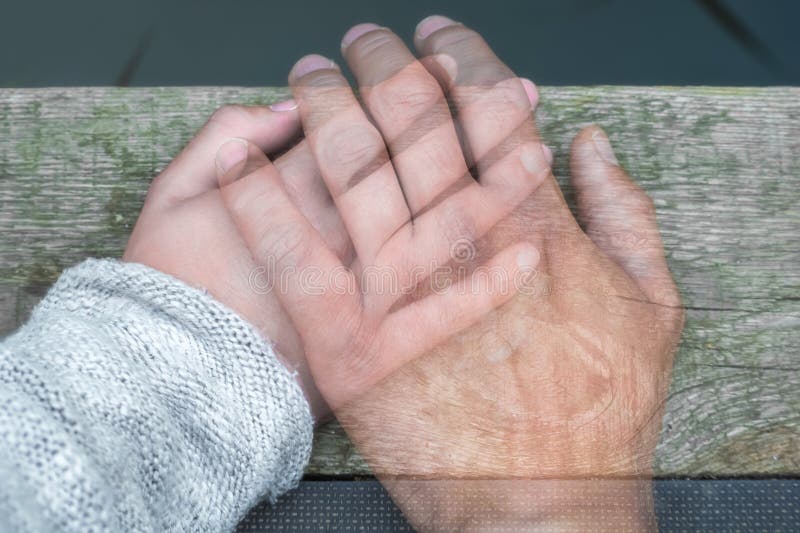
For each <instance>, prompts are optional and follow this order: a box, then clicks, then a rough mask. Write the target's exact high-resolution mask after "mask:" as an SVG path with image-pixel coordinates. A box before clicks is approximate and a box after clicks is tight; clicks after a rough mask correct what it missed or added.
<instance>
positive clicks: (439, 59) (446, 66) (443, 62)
mask: <svg viewBox="0 0 800 533" xmlns="http://www.w3.org/2000/svg"><path fill="white" fill-rule="evenodd" d="M431 60H432V61H435V62H436V64H437V65H439V68H441V69H442V70H443V71H444V73H446V74H447V78H448V82H449V83H453V82H455V81H456V76H458V64H456V60H455V59H453V57H452V56H451V55H448V54H436V55H435V56H431Z"/></svg>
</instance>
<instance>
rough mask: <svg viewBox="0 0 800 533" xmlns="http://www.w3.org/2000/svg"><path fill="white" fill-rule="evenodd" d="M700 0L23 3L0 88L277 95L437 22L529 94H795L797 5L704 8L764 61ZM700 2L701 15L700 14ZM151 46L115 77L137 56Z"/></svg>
mask: <svg viewBox="0 0 800 533" xmlns="http://www.w3.org/2000/svg"><path fill="white" fill-rule="evenodd" d="M710 1H712V0H680V1H677V2H676V1H672V0H662V1H660V2H641V1H639V0H547V1H544V0H539V1H535V0H514V1H502V0H494V1H491V2H477V1H466V0H447V1H441V0H440V1H428V2H422V1H416V0H406V1H403V2H385V1H381V2H376V1H374V0H347V1H342V2H330V1H322V0H313V1H308V0H306V1H303V0H300V1H281V2H276V1H272V2H270V1H264V0H234V1H219V0H218V1H208V0H192V1H190V0H176V1H172V2H165V1H163V0H137V1H135V2H131V1H124V2H123V1H120V0H116V1H113V0H83V1H80V2H57V1H55V0H29V1H26V2H13V3H9V2H7V3H5V4H4V5H3V14H2V16H1V17H0V86H7V87H25V86H47V85H115V84H116V83H117V81H118V80H119V79H120V78H124V77H128V78H129V82H130V83H131V84H132V85H156V86H165V85H267V86H280V85H284V84H285V82H286V73H287V72H288V70H289V68H290V67H291V65H292V64H293V63H294V61H295V60H297V59H298V58H299V57H301V56H302V55H303V54H306V53H310V52H319V53H322V54H325V55H328V56H330V57H333V58H335V59H337V60H339V42H340V40H341V37H342V34H343V33H344V31H345V30H346V29H347V28H348V27H350V25H352V24H355V23H358V22H365V21H372V22H376V23H379V24H384V25H388V26H391V27H393V28H395V29H396V30H397V31H398V32H399V33H400V34H401V35H402V36H403V37H405V38H406V39H409V38H410V37H411V35H412V33H413V30H414V27H415V25H416V23H417V22H418V21H419V20H420V19H421V18H423V17H424V16H426V15H429V14H431V13H442V14H447V15H449V16H451V17H452V18H455V19H457V20H461V21H463V22H465V23H467V24H469V25H471V26H472V27H474V28H476V29H478V30H479V31H481V32H482V33H483V34H484V35H485V36H486V37H487V39H488V40H489V42H490V43H491V44H492V45H493V46H494V47H495V49H496V51H497V52H498V53H499V55H500V56H501V57H502V58H503V59H504V60H505V61H506V62H508V63H509V64H510V65H511V66H512V68H514V69H515V70H516V71H517V72H518V73H520V74H522V75H525V76H529V77H531V78H533V79H534V80H535V81H536V82H537V83H541V84H549V85H563V84H579V85H585V84H638V85H657V84H671V85H687V84H709V85H784V84H785V85H800V62H798V61H797V58H796V56H797V52H798V51H800V46H799V45H798V42H800V41H798V32H797V31H796V24H797V21H798V20H799V19H800V2H797V1H795V0H770V1H768V2H765V1H757V0H714V1H716V2H718V3H719V5H721V6H723V7H724V8H725V9H727V10H728V11H729V12H730V13H731V14H732V15H733V16H734V17H736V19H737V20H738V21H739V22H741V23H742V24H743V25H744V27H745V28H746V29H747V31H749V32H750V34H751V36H752V37H753V38H755V39H756V40H757V41H759V42H760V43H762V44H763V45H764V46H765V47H766V49H767V50H768V52H769V54H771V55H772V57H771V58H769V57H767V58H765V57H762V55H760V54H759V53H758V52H754V51H753V50H751V49H750V48H748V45H747V42H746V39H744V40H743V38H742V37H741V36H738V37H737V34H736V31H735V29H732V28H730V27H728V26H726V24H725V23H724V21H723V20H722V19H720V17H719V16H714V15H713V14H712V11H711V10H710V9H709V8H708V7H704V6H707V5H708V4H707V3H703V2H710ZM712 3H713V2H712ZM148 32H152V33H151V34H150V35H151V36H152V39H151V41H150V44H149V46H148V47H147V48H146V50H144V52H143V54H142V55H141V61H140V62H139V63H138V67H136V68H133V69H132V70H131V71H129V72H128V74H129V76H124V75H123V71H125V70H126V65H127V64H128V63H129V62H130V60H131V57H132V56H133V55H135V54H134V52H135V50H136V48H137V46H138V43H139V42H140V40H142V39H143V37H145V36H146V35H147V34H148Z"/></svg>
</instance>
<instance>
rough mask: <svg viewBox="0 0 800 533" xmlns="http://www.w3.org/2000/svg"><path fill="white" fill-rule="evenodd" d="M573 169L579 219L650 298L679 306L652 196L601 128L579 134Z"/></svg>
mask: <svg viewBox="0 0 800 533" xmlns="http://www.w3.org/2000/svg"><path fill="white" fill-rule="evenodd" d="M570 168H571V171H572V172H571V173H572V183H573V186H574V188H575V193H576V200H577V206H578V219H579V220H580V222H581V224H582V225H583V226H584V228H585V229H586V233H587V235H588V236H589V238H590V239H591V240H592V241H593V242H594V243H595V245H596V246H597V247H598V248H600V250H601V251H602V252H603V253H605V254H606V256H608V257H609V258H610V259H611V260H613V261H615V262H616V263H617V264H618V265H619V266H620V267H622V269H623V270H624V271H625V272H626V273H627V274H628V275H629V276H630V277H631V278H633V280H634V281H635V282H636V283H637V284H638V286H639V288H640V289H641V290H642V292H644V294H645V296H646V297H647V298H648V299H649V300H651V301H653V302H658V303H662V304H665V305H680V299H679V297H678V292H677V289H676V288H675V284H674V282H673V281H672V276H671V275H670V272H669V269H668V267H667V263H666V260H665V258H664V245H663V243H662V241H661V235H660V234H659V231H658V226H657V224H656V215H655V207H654V204H653V201H652V200H651V199H650V197H649V196H647V194H646V193H645V192H644V191H643V190H642V189H640V188H639V187H638V186H637V185H636V184H635V183H634V182H633V180H631V178H630V177H629V176H628V174H627V172H625V170H624V169H623V168H622V167H621V166H620V165H619V162H618V161H617V158H616V156H615V155H614V150H613V149H612V147H611V143H610V142H609V140H608V136H607V135H606V134H605V132H604V131H603V130H602V129H600V128H599V127H597V126H589V127H587V128H584V129H583V130H582V131H581V132H580V133H579V134H578V135H577V136H576V137H575V140H574V141H573V143H572V151H571V154H570Z"/></svg>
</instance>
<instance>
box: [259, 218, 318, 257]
mask: <svg viewBox="0 0 800 533" xmlns="http://www.w3.org/2000/svg"><path fill="white" fill-rule="evenodd" d="M309 238H310V235H309V232H308V231H307V230H306V229H305V228H304V227H302V226H300V225H299V224H293V223H290V222H287V223H284V224H280V225H278V226H273V227H271V228H269V229H268V230H265V231H264V232H262V234H261V237H260V239H259V242H260V243H261V244H260V247H261V250H262V252H263V253H264V254H266V255H267V258H271V259H272V261H273V262H274V264H275V265H285V266H289V265H297V264H300V263H302V262H303V261H304V259H305V257H306V255H307V253H308V250H309Z"/></svg>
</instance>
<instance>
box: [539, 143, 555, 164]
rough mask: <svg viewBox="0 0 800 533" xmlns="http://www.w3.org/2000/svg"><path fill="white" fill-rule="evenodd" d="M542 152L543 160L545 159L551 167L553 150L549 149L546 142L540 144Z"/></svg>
mask: <svg viewBox="0 0 800 533" xmlns="http://www.w3.org/2000/svg"><path fill="white" fill-rule="evenodd" d="M542 152H544V160H545V161H547V164H548V165H550V166H551V167H552V166H553V151H552V150H551V149H550V147H549V146H547V145H546V144H543V145H542Z"/></svg>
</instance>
